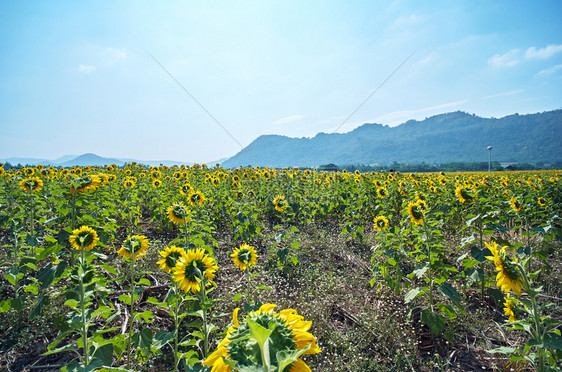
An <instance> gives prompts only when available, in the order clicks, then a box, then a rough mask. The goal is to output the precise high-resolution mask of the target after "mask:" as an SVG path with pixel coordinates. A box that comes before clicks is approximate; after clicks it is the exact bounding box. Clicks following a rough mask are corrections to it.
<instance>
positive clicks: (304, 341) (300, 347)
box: [202, 304, 321, 372]
mask: <svg viewBox="0 0 562 372" xmlns="http://www.w3.org/2000/svg"><path fill="white" fill-rule="evenodd" d="M276 306H277V305H274V304H265V305H262V306H261V307H260V308H259V310H258V311H255V312H251V313H250V314H248V315H247V316H246V318H245V319H244V320H242V321H241V322H239V321H238V311H239V309H238V308H237V309H235V310H234V313H233V314H232V323H233V325H232V326H231V327H230V328H229V329H228V331H227V334H226V337H225V338H224V339H223V340H222V341H221V342H220V344H219V346H218V348H217V350H216V351H214V352H213V353H212V354H211V355H209V356H208V357H207V359H205V361H203V363H202V364H203V365H205V366H209V367H211V366H212V367H213V369H212V371H213V372H214V371H217V372H218V371H225V372H228V371H233V370H234V371H238V370H259V371H261V370H270V371H279V372H305V371H310V368H309V367H308V366H307V365H306V363H305V362H304V361H303V360H302V359H300V358H299V357H300V356H301V355H307V354H316V353H319V352H321V350H320V348H319V347H318V345H317V344H316V338H315V337H314V336H313V335H312V334H310V333H309V332H308V330H309V329H310V327H311V325H312V322H311V321H305V320H304V317H303V316H302V315H299V314H297V312H296V311H295V310H292V309H286V310H281V311H280V312H279V313H277V312H274V311H273V309H274V308H275V307H276ZM266 353H267V354H266Z"/></svg>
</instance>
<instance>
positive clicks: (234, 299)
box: [232, 293, 244, 302]
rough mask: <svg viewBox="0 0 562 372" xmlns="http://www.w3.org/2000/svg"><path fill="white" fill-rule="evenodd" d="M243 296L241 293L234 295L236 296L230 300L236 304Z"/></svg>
mask: <svg viewBox="0 0 562 372" xmlns="http://www.w3.org/2000/svg"><path fill="white" fill-rule="evenodd" d="M243 296H244V295H243V294H242V293H236V294H235V295H234V297H233V298H232V300H233V301H234V302H237V301H239V300H240V299H241V298H242V297H243Z"/></svg>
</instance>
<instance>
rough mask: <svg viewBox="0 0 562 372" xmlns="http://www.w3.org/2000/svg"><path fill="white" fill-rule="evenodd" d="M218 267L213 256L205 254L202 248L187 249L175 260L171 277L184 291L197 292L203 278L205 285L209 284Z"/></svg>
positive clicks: (199, 289)
mask: <svg viewBox="0 0 562 372" xmlns="http://www.w3.org/2000/svg"><path fill="white" fill-rule="evenodd" d="M218 268H219V267H218V266H217V265H216V264H215V260H214V258H212V257H211V256H209V255H208V254H205V250H204V249H203V248H197V249H188V250H187V251H186V252H185V255H183V256H182V257H180V259H179V260H178V261H177V262H176V266H175V267H174V270H173V273H172V279H173V280H174V281H175V282H178V284H179V287H180V288H181V289H182V290H183V291H184V292H189V291H191V292H193V293H198V292H200V291H201V283H202V282H203V281H204V280H205V279H206V282H207V283H206V285H207V286H208V285H211V282H212V281H213V279H214V278H215V271H217V269H218Z"/></svg>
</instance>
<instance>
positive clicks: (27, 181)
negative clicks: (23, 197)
mask: <svg viewBox="0 0 562 372" xmlns="http://www.w3.org/2000/svg"><path fill="white" fill-rule="evenodd" d="M28 169H31V168H28ZM42 187H43V181H42V180H41V179H40V178H39V177H29V178H24V179H23V180H21V181H20V188H21V189H22V190H23V191H25V192H27V193H32V192H36V191H39V190H41V188H42Z"/></svg>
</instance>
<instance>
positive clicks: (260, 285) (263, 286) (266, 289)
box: [256, 284, 272, 291]
mask: <svg viewBox="0 0 562 372" xmlns="http://www.w3.org/2000/svg"><path fill="white" fill-rule="evenodd" d="M256 288H257V289H262V290H265V291H271V289H272V288H271V287H269V286H267V285H262V284H258V285H257V287H256Z"/></svg>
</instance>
